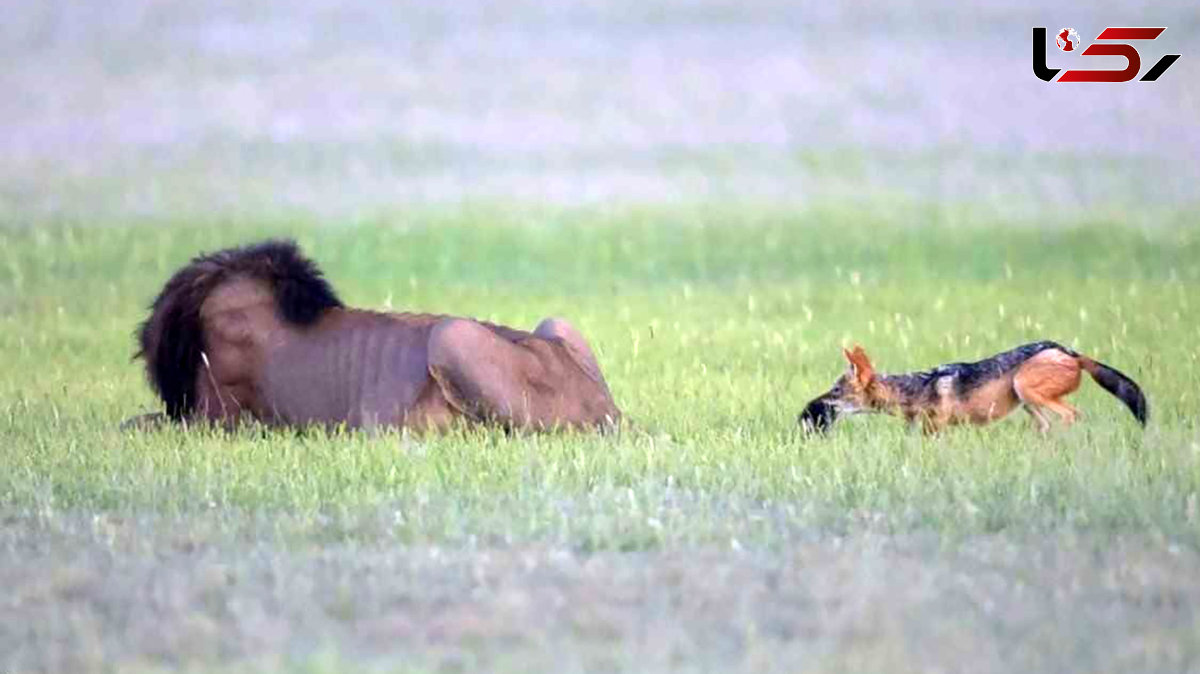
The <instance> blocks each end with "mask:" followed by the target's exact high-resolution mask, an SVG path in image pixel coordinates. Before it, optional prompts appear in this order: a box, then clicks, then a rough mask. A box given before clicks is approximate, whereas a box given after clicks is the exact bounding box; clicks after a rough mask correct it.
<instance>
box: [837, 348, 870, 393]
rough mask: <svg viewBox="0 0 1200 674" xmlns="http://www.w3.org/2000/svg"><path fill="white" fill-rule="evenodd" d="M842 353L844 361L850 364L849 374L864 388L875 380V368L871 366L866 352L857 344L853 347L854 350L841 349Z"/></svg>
mask: <svg viewBox="0 0 1200 674" xmlns="http://www.w3.org/2000/svg"><path fill="white" fill-rule="evenodd" d="M842 353H844V354H845V355H846V360H847V361H848V362H849V363H850V372H851V373H852V374H853V375H854V378H855V379H857V380H858V383H860V384H862V385H864V386H866V385H867V384H868V383H870V381H871V380H872V379H874V378H875V367H874V366H872V365H871V359H870V358H867V352H866V351H863V348H862V347H861V346H859V345H857V344H855V345H854V350H853V351H851V350H849V349H845V348H843V349H842Z"/></svg>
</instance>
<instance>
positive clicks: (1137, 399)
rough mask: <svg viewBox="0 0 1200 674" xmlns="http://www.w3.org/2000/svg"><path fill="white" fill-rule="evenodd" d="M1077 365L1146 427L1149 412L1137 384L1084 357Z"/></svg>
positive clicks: (1114, 370)
mask: <svg viewBox="0 0 1200 674" xmlns="http://www.w3.org/2000/svg"><path fill="white" fill-rule="evenodd" d="M1079 364H1080V365H1081V366H1082V367H1083V369H1085V370H1087V372H1088V374H1090V375H1092V379H1094V380H1096V383H1097V384H1099V385H1100V387H1101V388H1103V389H1104V390H1105V391H1108V392H1109V393H1111V394H1113V395H1114V396H1116V397H1117V398H1119V399H1120V400H1121V402H1123V403H1125V406H1126V407H1128V408H1129V411H1130V412H1133V416H1134V417H1135V418H1136V419H1137V420H1138V422H1139V423H1140V424H1141V425H1143V426H1145V425H1146V418H1147V417H1148V416H1149V412H1150V410H1149V409H1148V408H1147V406H1146V396H1145V395H1144V394H1142V389H1141V387H1140V386H1138V385H1137V382H1135V381H1133V380H1132V379H1130V378H1129V377H1128V376H1126V375H1125V373H1123V372H1121V371H1120V370H1118V369H1116V368H1114V367H1109V366H1107V365H1105V364H1104V363H1101V362H1098V361H1095V360H1092V359H1091V358H1088V357H1086V356H1080V358H1079Z"/></svg>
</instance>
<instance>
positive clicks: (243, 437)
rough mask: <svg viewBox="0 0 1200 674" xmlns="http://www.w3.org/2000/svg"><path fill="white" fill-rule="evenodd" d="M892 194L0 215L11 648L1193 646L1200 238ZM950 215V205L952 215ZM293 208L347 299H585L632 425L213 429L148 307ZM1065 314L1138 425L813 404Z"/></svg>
mask: <svg viewBox="0 0 1200 674" xmlns="http://www.w3.org/2000/svg"><path fill="white" fill-rule="evenodd" d="M1172 213H1173V215H1172V217H1170V218H1166V219H1165V220H1164V221H1163V222H1160V223H1158V224H1157V225H1156V226H1154V227H1150V228H1133V227H1129V226H1124V225H1120V224H1118V223H1116V222H1113V221H1110V220H1108V219H1106V218H1104V217H1102V216H1083V217H1081V219H1080V220H1078V221H1067V222H1063V221H1056V222H1053V223H1049V222H1040V221H1012V220H1004V221H999V220H997V221H989V220H988V219H987V217H986V216H984V215H981V214H980V213H979V212H976V211H963V212H962V213H955V212H948V211H947V210H945V209H932V208H930V209H923V208H921V207H918V206H913V205H911V204H897V205H895V206H894V207H887V208H883V207H879V206H876V207H873V208H870V209H867V208H863V209H853V208H849V207H846V206H839V207H817V206H814V207H811V208H807V209H782V208H759V209H753V208H738V209H734V208H727V209H722V208H709V207H694V208H689V207H683V206H679V207H659V208H637V207H632V206H629V207H621V208H616V209H610V210H602V209H598V208H583V207H581V208H544V209H524V210H522V209H516V208H484V207H478V208H471V207H457V208H430V209H425V210H420V211H416V212H413V213H410V214H407V215H403V216H393V217H383V216H381V217H380V218H378V219H377V220H373V221H367V222H354V223H348V224H338V223H329V224H327V225H325V226H318V225H317V224H316V223H312V222H297V221H291V220H288V221H285V220H279V221H274V222H271V221H266V222H264V221H262V220H261V219H260V220H252V221H238V220H219V221H213V222H187V223H175V222H163V221H160V220H152V221H148V222H145V223H142V224H136V223H134V224H130V223H122V224H112V225H111V226H104V227H100V226H86V227H85V226H72V225H67V224H55V225H48V226H42V227H36V228H25V227H5V228H3V229H0V251H2V252H0V354H2V355H3V368H0V518H2V522H3V526H0V582H2V583H3V585H4V587H6V588H8V591H7V597H6V598H4V599H3V600H2V601H0V625H2V627H0V671H3V672H6V673H12V674H23V673H25V672H34V671H67V670H70V671H103V670H105V669H108V668H112V667H116V666H119V667H120V668H122V669H125V670H128V669H133V670H138V669H145V670H147V671H155V670H157V669H160V668H174V667H183V668H184V669H188V670H196V671H208V670H210V669H212V670H220V671H264V670H270V671H273V670H276V669H294V670H297V671H346V670H353V671H357V670H360V669H361V670H364V671H375V670H377V669H388V670H391V669H399V670H409V669H415V670H439V671H482V670H486V671H530V670H532V669H553V670H554V671H584V670H587V671H592V670H632V671H665V670H671V671H795V670H796V669H803V670H806V671H829V672H835V671H878V670H888V671H935V670H939V671H962V670H965V669H970V670H971V671H984V672H988V671H1055V672H1061V671H1091V672H1095V671H1114V672H1115V671H1195V670H1196V668H1197V667H1200V616H1197V613H1196V609H1195V607H1196V606H1198V605H1200V574H1198V573H1197V571H1198V570H1200V521H1198V520H1197V509H1198V508H1200V503H1198V501H1200V426H1198V425H1197V420H1196V416H1195V414H1194V410H1195V408H1196V405H1197V395H1198V394H1197V391H1196V382H1197V381H1200V361H1198V355H1197V350H1196V346H1195V345H1196V343H1197V341H1198V340H1200V307H1198V306H1197V303H1198V302H1200V300H1198V299H1197V298H1200V231H1198V230H1197V228H1196V226H1195V222H1196V219H1197V214H1196V213H1195V212H1194V211H1190V210H1187V209H1183V208H1181V209H1176V210H1175V211H1173V212H1172ZM963 223H967V224H963ZM271 235H287V236H294V237H295V238H297V239H298V240H299V241H300V242H301V244H302V245H303V246H304V247H305V249H306V250H307V251H309V253H310V254H311V255H312V256H313V257H315V258H316V259H317V260H318V262H319V263H320V264H321V265H322V266H323V267H324V269H325V271H326V273H327V274H328V276H329V277H330V278H331V280H332V281H333V283H334V285H335V286H336V287H337V288H338V289H339V290H340V292H341V294H342V296H343V299H344V300H346V301H347V302H348V303H351V304H354V305H359V306H366V307H376V308H385V307H391V308H395V309H398V310H422V311H438V312H445V313H452V314H462V315H470V316H476V317H480V318H486V319H489V320H493V321H498V322H503V323H507V324H511V325H515V326H532V325H534V324H536V322H537V321H538V320H540V319H541V318H542V317H544V316H549V315H558V316H563V317H566V318H568V319H570V320H571V321H573V322H574V323H575V324H576V325H577V326H579V327H580V329H581V330H582V331H583V332H584V333H585V334H586V335H588V337H589V338H590V339H591V340H592V343H593V345H594V346H595V347H596V350H597V352H598V356H599V359H600V361H601V365H602V366H603V368H604V370H605V372H606V375H607V377H608V380H609V383H610V385H611V387H612V390H613V393H614V395H615V397H616V399H617V402H618V404H619V405H620V406H621V407H622V408H623V410H624V411H625V412H626V414H627V416H628V418H629V419H630V420H632V422H633V423H632V424H631V425H630V427H629V428H627V429H626V430H625V432H623V433H622V434H621V435H620V436H619V437H613V438H597V437H590V436H578V435H552V436H535V437H505V436H504V435H503V434H499V433H488V432H482V431H478V432H474V431H473V432H463V433H458V434H454V435H450V436H445V437H410V436H404V435H400V434H394V433H393V434H384V435H381V436H377V437H368V436H366V435H363V434H357V433H346V434H333V435H327V434H324V433H300V434H295V433H283V432H262V431H261V430H259V429H247V430H245V431H242V432H239V433H238V434H235V435H227V434H221V433H213V432H208V431H203V430H192V431H188V432H185V431H181V430H177V429H175V430H172V429H169V430H165V431H162V432H154V433H145V434H142V433H126V432H121V431H119V430H118V429H117V424H118V423H119V422H120V420H121V419H123V418H124V417H127V416H130V415H133V414H135V413H138V412H141V411H146V410H150V409H153V408H154V406H155V401H154V399H153V397H152V395H151V393H150V391H149V389H148V387H147V386H146V384H145V383H144V380H143V377H142V373H141V371H140V369H139V364H138V363H131V362H130V360H129V357H130V356H131V354H132V351H133V340H132V332H133V330H134V328H135V326H136V325H137V323H138V321H140V320H141V319H142V318H143V316H144V310H145V306H146V305H147V303H148V302H149V301H150V300H151V299H152V297H153V296H154V294H155V293H156V292H157V290H158V288H159V287H160V285H161V283H162V282H163V281H164V280H165V279H166V277H167V276H168V275H169V274H170V272H171V271H172V270H174V269H175V268H176V267H177V266H179V265H181V264H182V263H184V262H185V261H186V260H187V259H188V258H189V257H190V256H192V255H194V254H196V253H198V252H200V251H203V250H212V249H215V248H217V247H221V246H224V245H227V244H235V243H244V242H246V241H249V240H253V239H256V238H260V237H264V236H271ZM1043 338H1049V339H1056V340H1058V341H1061V342H1063V343H1064V344H1068V345H1070V346H1072V347H1074V348H1075V349H1077V350H1079V351H1082V352H1084V353H1087V354H1089V355H1091V356H1093V357H1095V358H1097V359H1099V360H1102V361H1104V362H1107V363H1109V364H1111V365H1113V366H1115V367H1117V368H1119V369H1122V370H1124V371H1125V372H1126V373H1128V374H1129V375H1131V376H1132V377H1133V378H1135V379H1136V380H1137V381H1138V382H1140V383H1141V385H1142V386H1143V387H1144V388H1145V390H1146V392H1147V395H1148V397H1149V401H1150V406H1151V423H1150V425H1149V427H1148V428H1147V429H1146V430H1145V431H1142V430H1141V429H1140V428H1138V427H1137V425H1136V423H1135V422H1134V421H1133V419H1132V417H1131V416H1130V415H1129V414H1128V413H1127V412H1126V411H1125V409H1124V408H1123V407H1121V406H1120V404H1119V403H1118V402H1117V401H1116V400H1115V399H1114V398H1111V397H1110V396H1108V395H1107V394H1105V393H1104V392H1103V391H1102V390H1100V389H1099V388H1098V387H1097V386H1095V385H1093V384H1091V383H1090V382H1085V383H1084V385H1083V388H1082V389H1081V391H1080V393H1079V394H1078V395H1077V396H1076V397H1075V398H1074V399H1073V400H1074V401H1075V402H1076V403H1077V405H1078V406H1079V407H1080V408H1081V409H1082V410H1083V412H1084V414H1085V417H1084V419H1083V423H1081V424H1079V425H1077V426H1076V427H1073V428H1070V429H1063V428H1056V429H1055V430H1054V431H1053V432H1052V433H1050V434H1049V435H1048V436H1045V437H1042V436H1040V435H1039V434H1037V433H1036V432H1035V431H1034V430H1033V429H1032V427H1031V425H1030V423H1029V422H1028V420H1027V419H1026V418H1025V416H1024V415H1014V417H1013V418H1011V419H1007V420H1005V421H1003V422H1001V423H998V424H995V425H993V426H990V427H988V428H985V429H961V430H955V431H953V432H950V433H947V434H945V435H943V436H941V437H936V438H925V437H922V436H920V435H919V434H912V433H909V432H906V431H905V429H904V428H903V425H902V424H901V423H900V422H898V421H896V420H890V419H885V418H879V417H872V418H867V417H859V418H853V419H849V420H847V421H846V422H844V423H841V424H839V425H838V426H837V427H835V430H834V432H833V433H832V435H831V436H830V437H828V438H823V439H809V438H805V437H803V436H802V435H800V434H799V433H798V431H797V428H796V426H795V415H796V414H797V412H798V411H799V410H800V408H801V407H802V406H803V404H804V402H805V401H807V400H808V399H809V398H811V397H812V396H813V395H815V394H817V393H819V392H821V391H823V390H825V388H827V387H828V385H829V384H830V383H831V382H832V381H833V379H834V378H835V377H836V376H837V375H838V374H839V373H840V372H841V370H842V368H843V362H842V361H841V356H840V347H841V346H842V345H848V344H851V343H854V342H859V343H862V344H863V345H864V346H865V347H866V348H867V349H868V351H869V352H870V353H871V354H872V355H873V357H874V358H875V360H876V363H877V365H878V366H879V367H880V368H881V369H882V370H884V371H904V370H912V369H921V368H925V367H929V366H932V365H935V364H938V363H941V362H946V361H951V360H970V359H975V358H979V357H984V356H987V355H991V354H992V353H994V352H997V351H1000V350H1003V349H1007V348H1010V347H1012V346H1015V345H1017V344H1019V343H1023V342H1026V341H1032V340H1035V339H1043Z"/></svg>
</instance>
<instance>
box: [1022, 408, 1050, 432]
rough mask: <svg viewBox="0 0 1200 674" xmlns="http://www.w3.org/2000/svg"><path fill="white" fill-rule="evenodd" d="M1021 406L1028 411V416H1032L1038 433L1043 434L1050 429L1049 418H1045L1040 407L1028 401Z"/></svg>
mask: <svg viewBox="0 0 1200 674" xmlns="http://www.w3.org/2000/svg"><path fill="white" fill-rule="evenodd" d="M1022 407H1024V408H1025V411H1026V412H1029V416H1030V417H1033V421H1034V423H1036V424H1037V427H1038V432H1039V433H1042V434H1043V435H1044V434H1046V433H1048V432H1049V431H1050V420H1049V419H1047V418H1046V414H1045V412H1042V411H1041V410H1040V409H1038V408H1037V407H1035V406H1034V405H1031V404H1029V403H1025V404H1024V405H1022Z"/></svg>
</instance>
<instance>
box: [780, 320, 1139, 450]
mask: <svg viewBox="0 0 1200 674" xmlns="http://www.w3.org/2000/svg"><path fill="white" fill-rule="evenodd" d="M842 351H843V353H844V354H845V356H846V360H847V361H848V362H849V369H848V370H847V372H846V373H845V374H843V375H842V376H841V377H839V378H838V380H837V381H836V382H834V384H833V387H832V388H831V389H829V391H828V392H826V393H824V394H822V395H820V396H818V397H817V398H815V399H813V400H812V401H811V402H809V404H808V405H807V406H806V407H805V408H804V411H803V412H802V413H801V414H800V418H799V422H800V425H801V426H802V427H804V428H805V429H806V430H817V431H824V430H827V429H828V428H829V426H830V425H832V424H833V422H834V420H835V419H836V418H837V417H838V415H840V414H853V413H861V412H875V413H884V414H893V415H896V416H901V417H904V419H905V420H907V421H908V422H909V423H910V424H917V423H919V424H921V427H922V428H923V429H924V430H925V432H927V433H932V432H936V431H939V430H941V429H943V428H945V427H946V426H953V425H956V424H962V423H972V424H978V425H982V424H987V423H990V422H992V421H995V420H997V419H1000V418H1002V417H1005V416H1007V415H1008V414H1009V413H1010V412H1012V411H1013V410H1014V409H1015V408H1016V407H1017V406H1021V407H1024V408H1025V411H1027V412H1028V413H1029V414H1030V416H1032V417H1033V419H1034V421H1035V422H1036V423H1037V425H1038V429H1039V430H1041V431H1042V432H1043V433H1045V432H1046V431H1048V430H1049V429H1050V420H1049V419H1048V418H1047V417H1046V410H1049V411H1051V412H1054V413H1055V414H1057V415H1058V416H1059V417H1060V418H1061V419H1062V420H1063V422H1064V423H1066V424H1068V425H1069V424H1071V423H1074V421H1075V419H1076V417H1077V416H1078V414H1079V412H1078V411H1077V410H1076V409H1075V408H1074V407H1072V406H1071V405H1068V404H1067V403H1066V402H1065V401H1064V400H1063V398H1065V397H1066V396H1068V395H1070V394H1071V393H1073V392H1074V391H1075V390H1076V389H1078V388H1079V380H1080V373H1081V372H1087V373H1088V374H1090V375H1092V379H1094V380H1095V381H1096V383H1097V384H1099V385H1100V386H1101V388H1103V389H1104V390H1106V391H1108V392H1109V393H1111V394H1113V395H1114V396H1116V397H1117V398H1119V399H1120V400H1121V402H1123V403H1125V406H1126V407H1128V408H1129V411H1130V412H1132V413H1133V416H1134V417H1135V418H1136V419H1137V420H1138V422H1139V423H1141V424H1142V425H1143V426H1145V425H1146V418H1147V412H1148V410H1147V407H1146V397H1145V396H1144V395H1143V394H1142V389H1141V388H1140V387H1139V386H1138V385H1137V384H1136V383H1135V382H1134V381H1133V380H1132V379H1130V378H1129V377H1127V376H1125V375H1124V374H1122V373H1121V372H1120V371H1118V370H1116V369H1115V368H1112V367H1109V366H1108V365H1105V364H1104V363H1101V362H1098V361H1095V360H1092V359H1091V358H1088V357H1087V356H1084V355H1081V354H1079V353H1077V352H1075V351H1073V350H1071V349H1069V348H1067V347H1065V346H1063V345H1061V344H1057V343H1055V342H1050V341H1042V342H1033V343H1031V344H1025V345H1024V346H1018V347H1017V348H1015V349H1012V350H1011V351H1005V352H1004V353H999V354H996V355H995V356H992V357H991V358H985V359H983V360H981V361H977V362H974V363H948V364H946V365H939V366H938V367H935V368H933V369H932V370H926V371H924V372H913V373H909V374H893V375H888V374H878V373H876V372H875V368H874V366H873V365H871V360H870V359H869V358H868V357H867V354H866V352H865V351H863V348H862V347H861V346H855V347H854V350H848V349H843V350H842Z"/></svg>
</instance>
